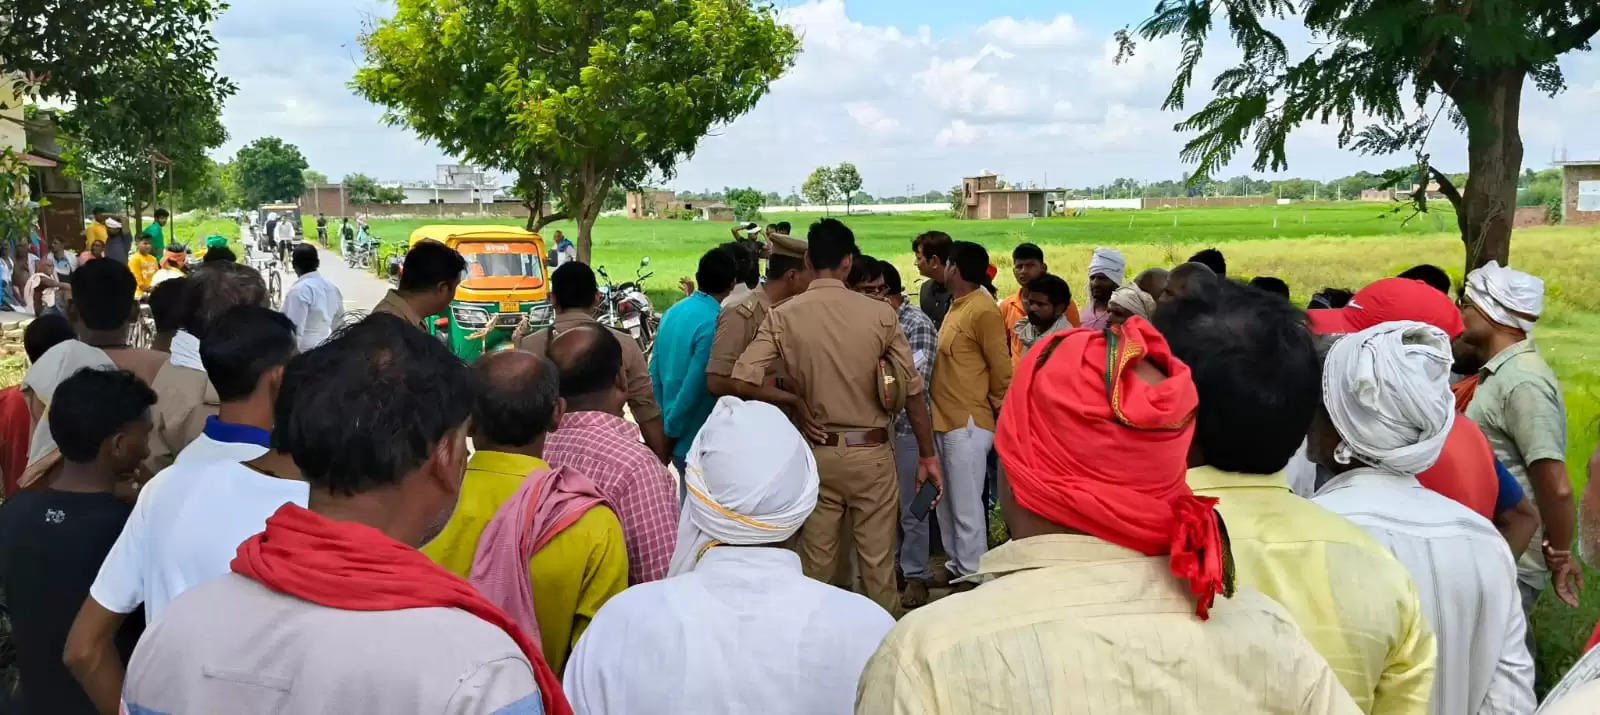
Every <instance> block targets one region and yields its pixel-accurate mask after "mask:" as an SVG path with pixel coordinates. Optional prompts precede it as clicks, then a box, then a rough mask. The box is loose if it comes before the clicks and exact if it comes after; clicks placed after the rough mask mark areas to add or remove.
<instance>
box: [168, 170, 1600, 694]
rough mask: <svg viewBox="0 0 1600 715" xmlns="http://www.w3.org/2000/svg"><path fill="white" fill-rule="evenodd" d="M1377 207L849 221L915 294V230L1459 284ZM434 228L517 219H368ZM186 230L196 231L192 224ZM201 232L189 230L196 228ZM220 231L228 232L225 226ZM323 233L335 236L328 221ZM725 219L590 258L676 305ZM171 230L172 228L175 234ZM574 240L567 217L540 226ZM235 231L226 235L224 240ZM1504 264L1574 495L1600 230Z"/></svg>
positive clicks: (1442, 230)
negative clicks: (1523, 292) (1557, 411)
mask: <svg viewBox="0 0 1600 715" xmlns="http://www.w3.org/2000/svg"><path fill="white" fill-rule="evenodd" d="M1388 209H1389V207H1388V206H1387V205H1384V204H1365V203H1357V202H1344V203H1340V204H1309V205H1305V204H1295V205H1290V206H1268V207H1250V208H1229V209H1173V210H1155V211H1137V212H1136V211H1100V212H1091V213H1089V214H1088V215H1086V216H1082V217H1076V218H1057V219H1045V220H1037V221H1033V220H1007V221H958V220H954V219H951V218H949V217H947V216H944V215H940V214H913V215H903V216H855V217H851V218H849V219H848V221H847V222H848V223H849V224H850V226H851V228H852V229H854V231H855V232H856V238H857V242H858V243H859V244H860V246H861V248H862V250H863V251H864V252H865V253H867V254H870V255H873V256H876V257H878V258H882V259H886V260H889V261H892V262H893V263H894V264H895V265H896V266H897V267H898V268H899V269H900V273H901V275H902V276H903V277H904V279H905V280H906V282H907V284H908V289H909V290H914V286H915V284H916V283H917V282H918V281H919V280H920V279H919V278H918V276H917V274H916V271H915V269H914V268H913V260H912V254H911V239H912V237H914V236H916V235H917V234H919V233H922V232H923V231H928V230H935V229H937V230H943V231H946V232H948V233H950V234H951V235H953V236H954V237H956V238H957V239H959V240H968V241H976V242H979V243H982V244H984V245H985V246H986V247H988V249H989V250H990V252H991V255H992V256H993V260H994V263H995V264H996V265H998V266H1000V269H1001V270H1000V275H999V276H998V277H997V285H998V287H999V288H1000V289H1001V290H1002V292H1006V293H1009V292H1010V291H1012V290H1014V289H1015V287H1016V286H1015V281H1014V280H1012V278H1011V273H1010V271H1009V270H1006V268H1007V267H1008V266H1009V264H1010V260H1009V256H1010V250H1011V248H1012V247H1014V246H1015V245H1016V244H1018V243H1021V242H1024V241H1031V242H1033V243H1037V244H1039V245H1040V246H1042V247H1044V250H1045V254H1046V259H1047V261H1048V262H1049V263H1050V265H1051V266H1052V268H1053V270H1054V271H1055V272H1057V273H1059V274H1061V275H1063V276H1069V277H1071V278H1072V280H1071V281H1069V282H1070V283H1071V284H1073V286H1074V288H1075V289H1076V288H1077V287H1078V285H1079V283H1080V282H1081V281H1082V280H1083V275H1084V271H1085V269H1086V266H1087V265H1088V260H1089V255H1090V253H1091V252H1092V251H1093V249H1094V247H1096V246H1114V247H1117V248H1119V249H1121V250H1122V251H1123V252H1124V254H1125V255H1126V256H1127V258H1128V267H1129V273H1130V275H1132V273H1133V272H1136V271H1138V270H1141V269H1143V268H1146V267H1149V266H1172V265H1174V264H1176V263H1179V262H1181V261H1183V260H1184V259H1185V258H1187V257H1188V256H1189V255H1190V254H1192V253H1193V252H1194V251H1196V250H1199V249H1200V248H1205V247H1209V246H1214V245H1220V246H1221V247H1222V249H1223V250H1224V252H1225V253H1226V254H1227V256H1228V262H1229V273H1230V274H1231V275H1234V276H1235V277H1241V278H1242V277H1250V276H1256V275H1272V276H1277V277H1279V278H1282V279H1283V280H1285V281H1286V282H1288V284H1289V286H1290V288H1291V290H1292V292H1293V295H1294V299H1295V301H1296V302H1297V303H1300V304H1304V303H1305V302H1306V301H1307V300H1308V299H1309V297H1310V295H1311V294H1312V293H1313V292H1315V291H1316V290H1318V289H1320V288H1323V287H1329V286H1331V287H1341V288H1350V289H1355V288H1359V287H1361V286H1363V285H1365V284H1367V283H1369V282H1371V281H1373V280H1376V279H1378V278H1382V277H1385V276H1391V275H1394V274H1395V273H1398V272H1400V271H1401V270H1404V269H1406V268H1409V267H1410V266H1412V265H1415V264H1418V263H1434V264H1437V265H1440V266H1443V267H1445V268H1446V269H1447V270H1449V271H1450V272H1451V274H1452V275H1453V276H1454V277H1455V278H1456V280H1457V281H1459V280H1460V278H1461V269H1460V267H1459V266H1460V265H1461V263H1462V247H1461V243H1460V241H1459V240H1458V239H1457V238H1456V237H1455V236H1454V235H1451V234H1449V233H1446V232H1447V231H1449V230H1450V229H1452V228H1453V227H1454V223H1455V222H1454V217H1453V216H1452V215H1451V214H1449V213H1442V214H1435V215H1430V216H1424V217H1419V218H1417V219H1414V220H1412V221H1410V222H1406V221H1404V220H1403V219H1404V215H1403V214H1401V215H1395V214H1392V213H1389V212H1388ZM815 218H816V216H814V215H808V214H774V215H772V216H769V217H767V220H768V221H778V220H786V221H790V222H791V223H793V224H794V225H795V232H796V233H804V230H803V227H804V226H805V225H807V224H809V223H810V222H811V221H813V220H815ZM432 223H457V224H478V223H492V224H500V225H513V226H516V225H521V222H520V221H518V220H515V219H509V220H493V219H490V220H450V219H445V220H437V219H374V220H373V221H372V227H373V231H374V233H375V234H376V235H378V236H379V237H380V238H381V239H383V240H384V241H385V242H386V243H390V244H403V243H404V241H405V240H406V239H407V237H409V235H410V233H411V231H412V230H414V229H415V228H417V227H418V226H422V225H425V224H432ZM191 225H195V224H193V223H192V222H191ZM208 225H209V224H205V223H202V224H199V225H198V226H196V227H197V228H201V229H202V230H205V229H204V227H205V226H208ZM306 226H307V229H308V230H307V234H308V235H311V236H315V235H316V229H315V225H314V218H313V217H307V218H306ZM224 228H226V227H224ZM330 228H332V229H334V230H337V223H334V224H333V225H332V226H330ZM730 228H732V225H731V224H727V223H698V222H681V221H629V220H627V219H623V218H603V219H601V220H600V221H599V222H598V223H597V224H596V226H595V231H594V234H595V256H594V263H595V264H596V265H598V266H607V267H609V268H611V272H612V274H613V275H614V276H616V277H617V278H618V279H623V278H631V277H632V275H633V274H632V270H633V268H634V267H635V266H637V265H638V263H639V260H640V259H641V258H643V257H645V256H649V257H650V258H651V265H650V270H652V271H654V273H655V277H654V278H652V279H651V280H650V281H649V282H648V284H647V288H653V290H651V291H650V292H651V296H652V297H653V298H655V299H656V300H657V301H658V303H657V304H658V306H659V307H660V308H662V309H665V307H666V306H667V305H669V304H670V303H671V302H672V301H674V300H676V299H677V298H678V297H680V294H679V293H678V292H677V289H676V284H677V282H678V279H679V278H680V277H686V276H692V275H693V274H694V268H695V264H696V262H697V261H698V259H699V256H700V255H701V254H702V253H704V252H705V251H706V250H707V249H708V248H711V247H712V246H714V245H716V244H718V243H720V242H723V241H727V240H729V239H730V238H731V236H730V235H729V229H730ZM184 229H185V226H184V225H183V224H182V223H181V222H180V224H179V234H180V236H182V235H185V233H184ZM557 229H559V230H562V231H565V232H566V233H567V235H568V236H576V234H577V228H576V226H574V225H573V224H572V223H570V222H559V223H555V224H552V225H550V226H548V227H546V228H545V229H544V230H543V232H542V233H543V234H544V235H546V236H550V235H553V234H554V232H555V231H556V230H557ZM236 233H237V231H236V229H233V233H229V234H225V235H230V236H233V235H234V234H236ZM1512 246H1513V248H1512V255H1513V257H1514V262H1515V265H1516V266H1517V267H1519V268H1521V269H1523V270H1527V271H1529V272H1532V273H1534V274H1535V275H1538V276H1540V277H1542V278H1543V279H1544V280H1545V285H1546V292H1547V302H1546V305H1547V308H1546V314H1545V317H1544V319H1543V320H1541V321H1540V324H1539V330H1538V332H1537V333H1536V336H1535V337H1536V338H1537V340H1538V343H1539V346H1540V350H1541V351H1542V352H1543V354H1544V356H1545V358H1546V359H1547V360H1548V361H1549V362H1550V364H1551V366H1552V367H1553V368H1554V369H1555V371H1556V374H1557V375H1558V376H1559V377H1560V379H1561V384H1562V389H1563V391H1564V393H1565V397H1566V404H1567V413H1568V421H1567V429H1568V450H1567V465H1568V469H1569V473H1570V474H1571V477H1572V481H1573V484H1574V488H1575V490H1576V492H1577V493H1579V494H1581V493H1582V490H1583V485H1584V484H1585V483H1586V482H1587V479H1588V475H1587V474H1586V473H1585V471H1584V470H1585V465H1586V464H1587V463H1588V459H1589V455H1590V454H1591V453H1592V452H1593V451H1594V449H1595V445H1596V442H1597V435H1600V362H1597V361H1596V358H1597V357H1600V283H1596V282H1595V281H1593V280H1590V276H1589V269H1590V268H1591V267H1593V266H1600V229H1592V228H1590V229H1585V228H1536V229H1527V230H1522V231H1518V232H1517V234H1516V237H1515V239H1514V240H1513V243H1512ZM1587 586H1588V588H1587V592H1586V593H1585V594H1584V598H1583V601H1582V603H1581V605H1580V607H1579V608H1578V609H1570V608H1567V607H1566V606H1564V605H1562V604H1560V603H1558V602H1556V600H1555V598H1554V596H1553V595H1552V594H1551V593H1546V594H1545V597H1544V598H1543V600H1541V601H1540V603H1539V604H1538V606H1537V607H1536V608H1535V611H1534V618H1533V628H1534V629H1535V631H1536V634H1537V637H1538V641H1539V645H1540V650H1539V653H1538V656H1537V657H1538V673H1539V682H1540V689H1541V691H1542V690H1544V689H1547V688H1548V687H1550V685H1552V684H1554V682H1555V681H1556V680H1557V679H1558V678H1559V677H1560V676H1561V674H1563V673H1565V672H1566V670H1567V669H1568V668H1569V667H1571V665H1572V663H1573V662H1575V661H1576V660H1577V657H1578V656H1579V655H1580V648H1581V647H1582V645H1583V643H1584V641H1585V640H1586V639H1587V637H1588V635H1589V632H1590V630H1591V629H1592V628H1593V626H1594V624H1595V621H1596V620H1597V619H1600V573H1597V572H1593V571H1591V572H1589V573H1588V574H1587Z"/></svg>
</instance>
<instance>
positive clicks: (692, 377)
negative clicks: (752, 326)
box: [650, 291, 722, 459]
mask: <svg viewBox="0 0 1600 715" xmlns="http://www.w3.org/2000/svg"><path fill="white" fill-rule="evenodd" d="M721 310H722V305H721V304H719V303H718V302H717V299H716V298H713V297H711V296H709V295H706V294H705V293H702V292H700V291H695V293H694V295H691V296H689V297H688V298H685V299H683V300H681V301H679V302H678V303H677V304H676V305H674V306H672V307H671V308H670V309H668V310H667V314H666V315H664V316H662V317H661V328H660V330H659V331H658V332H657V333H656V346H655V352H654V354H653V355H652V357H651V359H650V388H651V389H652V390H653V391H654V392H655V394H656V404H659V405H661V423H662V428H663V429H664V430H665V431H666V433H667V436H668V437H670V438H672V439H673V440H675V443H674V444H673V447H672V454H673V456H675V457H677V458H679V459H683V458H684V457H685V456H687V455H688V454H689V445H690V444H691V443H693V442H694V436H695V435H696V434H699V433H700V426H701V425H704V424H705V423H706V418H708V417H710V416H711V408H712V406H714V405H716V403H717V398H715V397H712V396H711V393H710V392H707V391H706V363H707V362H710V360H711V343H712V342H713V340H714V339H715V338H716V336H717V313H718V312H719V311H721Z"/></svg>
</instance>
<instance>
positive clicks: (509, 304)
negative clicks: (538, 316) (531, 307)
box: [500, 300, 522, 313]
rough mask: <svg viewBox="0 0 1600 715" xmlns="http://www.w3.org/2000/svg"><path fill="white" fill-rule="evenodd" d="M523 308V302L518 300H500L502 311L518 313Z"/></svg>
mask: <svg viewBox="0 0 1600 715" xmlns="http://www.w3.org/2000/svg"><path fill="white" fill-rule="evenodd" d="M521 310H522V304H521V303H518V302H517V301H514V300H502V301H500V312H502V313H516V312H520V311H521Z"/></svg>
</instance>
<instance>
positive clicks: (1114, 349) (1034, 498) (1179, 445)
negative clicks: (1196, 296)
mask: <svg viewBox="0 0 1600 715" xmlns="http://www.w3.org/2000/svg"><path fill="white" fill-rule="evenodd" d="M1141 360H1142V361H1147V362H1149V363H1150V364H1151V365H1153V366H1155V367H1156V368H1157V369H1159V370H1160V371H1161V372H1162V374H1164V375H1166V379H1165V380H1162V381H1161V382H1158V383H1156V384H1153V385H1152V384H1149V383H1147V382H1145V381H1144V380H1143V379H1142V378H1140V377H1139V376H1137V375H1135V374H1134V366H1135V365H1137V364H1138V362H1139V361H1141ZM1017 370H1018V372H1017V374H1016V376H1015V377H1014V378H1012V381H1011V389H1010V390H1009V391H1008V392H1007V394H1006V405H1005V409H1003V410H1001V412H1000V423H999V426H998V428H997V430H996V432H995V449H996V450H997V451H999V453H1000V459H1001V461H1002V463H1003V464H1004V466H1005V470H1006V475H1007V477H1008V479H1009V481H1010V484H1011V491H1012V494H1013V496H1014V497H1015V498H1016V501H1017V504H1018V505H1019V506H1021V507H1022V508H1024V509H1027V510H1028V511H1030V512H1032V513H1034V514H1037V515H1039V516H1041V517H1044V518H1045V519H1048V520H1050V521H1051V522H1054V523H1056V524H1060V525H1062V526H1065V527H1068V528H1071V529H1075V530H1077V531H1082V532H1084V533H1087V534H1089V535H1091V536H1095V537H1098V538H1101V539H1105V540H1106V541H1109V542H1111V543H1114V544H1117V545H1119V546H1123V547H1126V548H1130V549H1133V550H1135V551H1138V552H1140V553H1143V554H1147V555H1150V556H1155V555H1158V554H1167V555H1168V558H1169V566H1170V568H1171V569H1172V573H1173V575H1174V576H1177V577H1178V578H1179V579H1180V580H1181V581H1183V582H1184V583H1185V585H1187V586H1188V587H1189V590H1190V591H1191V592H1192V593H1194V595H1195V596H1196V599H1197V603H1196V606H1195V612H1196V613H1197V614H1198V615H1199V616H1200V618H1202V619H1204V618H1207V617H1208V614H1209V612H1210V608H1211V604H1212V602H1213V601H1214V600H1215V598H1216V595H1217V594H1219V593H1221V594H1223V595H1224V596H1228V595H1232V591H1233V587H1232V574H1231V572H1230V568H1229V557H1228V553H1227V541H1226V537H1225V536H1224V535H1223V533H1222V531H1221V526H1220V520H1219V519H1218V518H1217V516H1216V513H1215V511H1214V510H1213V508H1212V507H1213V505H1215V504H1216V502H1217V500H1216V499H1211V498H1207V497H1197V496H1195V495H1194V493H1193V492H1191V491H1189V486H1188V484H1187V483H1186V482H1185V474H1186V471H1187V469H1186V467H1187V463H1188V460H1187V458H1188V452H1189V441H1190V439H1191V437H1193V435H1194V413H1195V409H1196V408H1197V407H1198V406H1199V403H1200V400H1199V393H1197V392H1196V391H1195V387H1194V382H1193V380H1191V379H1190V377H1189V367H1188V366H1187V365H1184V364H1183V362H1182V361H1180V360H1178V359H1177V358H1176V357H1174V356H1173V354H1172V351H1171V349H1170V348H1168V346H1167V342H1166V340H1164V339H1163V338H1162V337H1161V334H1160V333H1158V332H1156V329H1155V328H1153V327H1151V325H1150V324H1149V323H1147V322H1145V320H1144V319H1143V318H1139V317H1133V318H1130V319H1128V322H1127V323H1124V324H1123V325H1122V326H1120V327H1115V328H1107V329H1105V330H1103V331H1094V330H1073V331H1069V332H1064V333H1055V334H1053V335H1049V336H1047V337H1046V338H1044V339H1043V340H1041V341H1040V342H1038V343H1035V344H1034V346H1033V347H1032V348H1030V349H1029V350H1028V354H1027V356H1026V357H1024V358H1023V360H1022V364H1021V365H1020V366H1018V368H1017Z"/></svg>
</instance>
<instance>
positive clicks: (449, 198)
mask: <svg viewBox="0 0 1600 715" xmlns="http://www.w3.org/2000/svg"><path fill="white" fill-rule="evenodd" d="M401 191H404V192H405V194H406V198H405V200H404V201H401V202H400V203H402V204H432V203H444V204H470V203H472V199H473V198H474V194H477V195H480V196H482V195H484V193H485V192H482V191H477V192H475V191H473V190H472V189H470V188H469V189H435V188H433V187H431V186H429V187H418V188H402V189H401ZM488 194H489V195H492V194H493V192H488ZM485 198H487V196H485Z"/></svg>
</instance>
